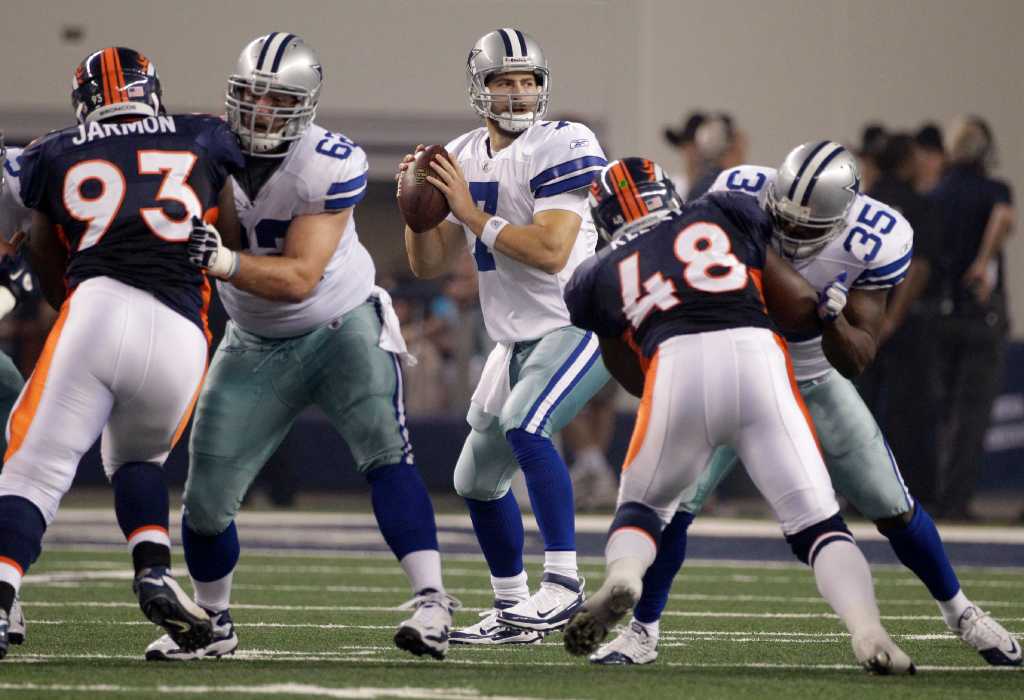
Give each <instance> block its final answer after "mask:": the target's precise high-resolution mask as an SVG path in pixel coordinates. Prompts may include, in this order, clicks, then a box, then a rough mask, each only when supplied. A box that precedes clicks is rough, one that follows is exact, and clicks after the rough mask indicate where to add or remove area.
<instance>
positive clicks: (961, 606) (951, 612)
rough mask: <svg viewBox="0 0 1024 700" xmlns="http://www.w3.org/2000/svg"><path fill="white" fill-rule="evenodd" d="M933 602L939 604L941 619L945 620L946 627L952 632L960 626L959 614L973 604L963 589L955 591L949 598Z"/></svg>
mask: <svg viewBox="0 0 1024 700" xmlns="http://www.w3.org/2000/svg"><path fill="white" fill-rule="evenodd" d="M935 602H936V603H938V604H939V612H941V613H942V619H943V620H945V621H946V627H949V629H951V630H953V631H954V632H955V631H956V630H958V629H959V628H960V616H961V615H963V614H964V611H965V610H967V608H969V607H971V606H972V605H974V603H972V602H971V601H970V600H968V599H967V596H965V595H964V592H963V590H959V591H957V592H956V595H955V596H953V597H952V598H950V599H949V600H937V601H935Z"/></svg>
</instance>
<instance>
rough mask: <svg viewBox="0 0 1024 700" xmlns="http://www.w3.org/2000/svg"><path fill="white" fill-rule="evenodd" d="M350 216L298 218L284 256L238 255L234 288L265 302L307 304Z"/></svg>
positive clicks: (344, 213)
mask: <svg viewBox="0 0 1024 700" xmlns="http://www.w3.org/2000/svg"><path fill="white" fill-rule="evenodd" d="M351 216H352V209H351V208H349V209H344V210H342V211H340V212H338V213H337V214H335V213H330V214H310V215H306V216H298V217H296V218H295V219H293V220H292V223H291V225H290V226H289V227H288V233H287V235H286V236H285V240H284V250H283V251H281V255H249V254H247V253H239V254H238V271H237V272H236V273H235V275H234V276H233V277H232V278H231V284H233V285H235V286H236V287H238V288H239V289H242V290H244V291H246V292H249V293H250V294H256V295H257V296H261V297H263V298H264V299H273V300H275V301H286V302H292V303H295V302H300V301H303V300H305V299H306V297H308V296H309V295H310V294H311V293H312V291H313V288H314V287H316V285H317V283H319V282H320V278H321V277H323V274H324V269H326V267H327V263H328V262H329V261H330V259H331V256H332V255H333V254H334V251H335V250H336V249H337V248H338V243H339V242H340V241H341V235H342V233H343V232H344V231H345V227H346V226H347V225H348V221H349V218H350V217H351Z"/></svg>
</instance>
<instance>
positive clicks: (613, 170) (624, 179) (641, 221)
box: [588, 158, 683, 240]
mask: <svg viewBox="0 0 1024 700" xmlns="http://www.w3.org/2000/svg"><path fill="white" fill-rule="evenodd" d="M588 198H589V201H590V212H591V214H592V215H593V218H594V225H595V226H596V227H597V230H598V233H600V234H601V236H602V237H603V238H604V239H606V240H611V239H612V238H615V237H617V236H621V235H623V234H626V233H629V232H633V231H641V230H644V229H648V228H651V227H652V226H654V225H656V224H657V223H659V222H660V221H662V220H663V219H666V218H668V217H669V216H671V215H672V214H673V213H674V212H676V211H679V209H681V208H682V206H683V201H682V198H681V197H680V196H679V194H678V193H677V192H676V189H675V186H674V185H673V184H672V181H671V180H670V179H668V177H667V176H666V175H665V172H664V170H662V169H661V166H660V165H658V164H657V163H655V162H654V161H652V160H648V159H646V158H623V159H622V160H615V161H612V162H611V163H609V164H608V165H607V166H605V167H604V169H603V170H601V173H600V175H598V176H597V178H596V179H595V180H594V182H593V183H592V184H591V185H590V194H589V197H588Z"/></svg>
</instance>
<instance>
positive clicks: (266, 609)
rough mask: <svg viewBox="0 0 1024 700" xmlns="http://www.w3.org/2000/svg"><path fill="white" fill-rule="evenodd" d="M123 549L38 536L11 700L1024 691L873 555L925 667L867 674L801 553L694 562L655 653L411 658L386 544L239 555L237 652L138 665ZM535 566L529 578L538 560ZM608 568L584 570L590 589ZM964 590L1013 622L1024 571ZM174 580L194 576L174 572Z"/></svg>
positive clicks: (8, 685) (467, 586) (981, 577)
mask: <svg viewBox="0 0 1024 700" xmlns="http://www.w3.org/2000/svg"><path fill="white" fill-rule="evenodd" d="M127 567H128V558H127V555H126V554H125V553H124V552H123V551H121V550H103V549H96V550H87V551H71V550H67V549H63V550H62V549H48V550H47V551H46V553H45V554H44V556H43V557H42V559H41V560H40V562H38V564H37V565H36V566H35V567H33V569H32V571H31V575H32V576H31V578H30V579H29V580H28V581H26V583H25V585H24V587H23V590H22V594H23V600H24V604H25V610H26V614H27V617H28V640H27V643H26V644H25V645H24V646H21V647H12V650H11V653H10V654H9V655H8V658H7V659H6V660H4V661H2V662H0V691H2V693H3V697H5V698H7V697H17V698H30V697H69V696H75V697H86V698H97V697H121V698H129V697H130V698H149V697H169V696H186V695H190V696H194V695H198V694H204V695H205V694H210V695H211V696H214V697H230V698H242V697H267V696H269V695H280V696H293V697H295V696H306V697H335V698H392V697H394V698H498V697H500V698H509V699H511V698H601V699H608V700H653V699H654V698H682V697H693V698H701V699H702V700H704V699H707V698H739V697H745V698H787V699H788V700H792V699H796V698H814V699H815V700H836V699H838V698H857V699H858V700H863V699H864V698H871V697H886V698H896V697H898V698H906V697H934V698H958V699H963V698H972V697H977V698H986V699H991V698H1002V697H1006V698H1009V697H1022V696H1024V675H1022V671H1021V670H1020V669H1016V670H1010V671H1006V670H992V669H990V668H989V667H988V666H987V665H985V664H984V662H983V661H982V660H981V658H980V657H978V656H977V655H976V654H975V653H974V652H973V651H971V650H969V649H967V648H966V647H963V646H962V645H961V644H960V642H958V641H957V640H956V639H954V638H952V637H951V636H949V635H948V633H946V631H945V629H944V626H943V625H942V623H941V621H940V619H939V618H938V615H937V611H936V608H935V605H934V603H933V602H932V601H931V600H930V599H929V597H928V595H927V593H926V592H925V590H924V589H923V588H922V587H921V585H920V584H919V583H918V582H917V581H916V580H915V579H913V578H912V577H911V576H910V575H909V574H907V573H905V572H903V571H901V570H897V569H892V568H876V578H877V581H878V595H879V598H880V601H881V606H882V613H883V616H885V623H886V625H887V626H888V628H889V630H890V632H892V633H893V634H894V636H895V637H896V638H897V640H898V641H899V642H900V643H901V644H902V645H903V647H904V649H906V650H907V651H908V652H909V653H910V654H911V656H912V657H913V658H914V660H915V662H916V663H917V664H918V667H919V669H920V670H919V672H918V674H917V675H916V676H914V677H903V678H878V677H871V676H868V675H866V674H864V673H863V672H861V671H860V670H858V669H857V668H855V666H854V665H853V656H852V652H851V650H850V644H849V639H848V638H847V637H846V635H844V634H843V633H842V630H841V627H840V625H839V622H838V621H837V620H836V619H834V618H832V617H831V616H830V615H829V614H828V613H827V608H826V606H825V604H824V603H823V602H822V601H821V600H820V599H819V598H818V597H817V593H816V591H815V587H814V582H813V579H812V577H811V574H810V573H809V571H807V570H806V569H803V568H800V567H799V566H796V565H793V566H788V565H787V566H782V565H775V564H754V565H743V566H740V565H721V564H710V563H700V562H695V563H690V564H688V565H687V568H686V569H685V570H684V576H683V577H682V578H681V579H680V580H679V581H677V585H676V590H675V595H674V597H673V599H672V601H671V603H670V608H669V613H668V615H667V616H666V617H665V619H664V620H663V622H662V638H661V646H660V657H659V659H658V661H657V662H656V663H655V664H653V665H650V666H645V667H634V668H600V667H592V666H590V665H589V664H588V663H587V662H586V661H585V660H583V659H577V658H573V657H570V656H568V655H567V654H566V653H565V651H564V650H563V648H562V644H561V636H560V635H557V634H556V635H552V636H550V637H548V638H547V639H546V640H545V642H544V643H543V644H541V645H538V646H528V647H517V648H508V647H498V648H467V647H453V648H452V650H451V651H450V652H449V656H448V659H447V660H446V661H444V662H438V661H434V660H431V659H426V658H424V659H417V658H415V657H411V656H409V655H407V654H405V653H403V652H400V651H398V650H397V649H395V648H394V647H393V646H392V642H391V635H392V631H393V628H394V626H395V625H396V623H398V622H399V621H400V620H401V619H403V615H407V613H403V612H402V611H398V610H395V609H394V608H395V607H396V606H397V605H399V604H401V603H402V602H403V601H405V600H406V599H407V598H408V597H409V593H408V590H407V588H406V585H405V579H404V577H403V575H402V572H401V570H400V568H399V567H398V565H397V564H396V563H394V562H393V560H391V559H390V558H386V557H383V556H379V555H369V554H367V555H362V556H353V555H346V556H313V555H308V554H306V555H296V554H284V553H282V554H273V555H271V554H259V555H257V554H253V553H244V557H243V560H242V564H241V565H240V567H239V569H238V570H237V572H236V574H235V583H236V585H235V601H236V605H235V606H234V607H233V614H234V617H235V620H236V622H237V623H238V631H239V635H240V637H241V646H240V648H239V653H238V654H237V655H236V656H235V657H233V658H230V659H224V660H222V661H205V660H204V661H196V662H189V663H179V664H171V663H153V662H146V661H143V660H142V652H143V649H144V648H145V646H146V644H148V643H149V642H150V641H151V640H152V639H154V638H155V637H156V636H157V635H158V630H157V628H155V627H154V626H153V625H151V624H150V623H149V622H147V621H146V620H145V619H144V618H143V617H142V614H141V613H140V612H139V610H138V607H137V605H136V604H135V602H134V598H133V597H132V594H131V588H130V586H131V582H130V574H129V572H128V571H127ZM530 569H531V570H530V575H531V579H532V580H533V581H537V580H538V576H539V573H538V567H537V566H536V564H534V565H531V567H530ZM601 571H602V568H601V567H600V566H599V565H598V564H597V563H588V564H587V565H585V566H584V570H583V574H584V575H585V576H587V577H588V578H589V583H588V586H587V587H588V589H590V590H594V589H596V587H597V585H598V583H599V581H600V578H601ZM445 574H446V578H447V582H448V586H449V588H450V591H451V592H452V593H453V594H454V595H456V596H457V597H459V598H460V599H461V600H462V603H463V605H464V606H465V609H464V610H463V611H461V612H460V613H458V615H457V618H456V620H457V623H459V622H461V623H467V624H468V623H471V622H474V621H476V619H477V612H479V611H480V610H481V609H483V608H484V606H486V605H487V604H488V603H489V601H490V591H489V585H488V578H487V570H486V567H485V566H484V564H483V562H482V561H481V560H475V559H472V558H468V557H463V558H459V559H456V560H454V561H449V562H448V563H447V564H446V568H445ZM960 574H961V578H962V580H963V584H964V588H965V590H967V591H968V592H969V593H970V594H971V595H972V596H973V597H974V598H975V599H976V602H978V603H980V604H982V605H983V606H984V607H985V608H986V609H990V610H991V611H992V612H993V613H994V614H995V615H996V616H997V617H998V618H999V619H1000V620H1001V621H1002V622H1003V623H1005V624H1006V626H1007V627H1008V628H1009V629H1010V630H1011V631H1014V632H1016V633H1017V634H1018V635H1019V634H1020V632H1021V631H1022V630H1024V603H1022V602H1021V593H1022V588H1024V586H1022V584H1021V570H1019V569H1018V570H1006V569H1003V570H998V569H970V568H961V570H960ZM182 579H183V580H182V583H183V584H184V583H185V581H187V578H185V577H182Z"/></svg>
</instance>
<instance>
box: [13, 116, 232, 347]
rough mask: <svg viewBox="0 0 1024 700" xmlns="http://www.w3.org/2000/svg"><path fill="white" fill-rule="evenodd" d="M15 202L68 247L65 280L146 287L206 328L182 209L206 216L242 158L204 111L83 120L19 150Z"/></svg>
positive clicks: (188, 222)
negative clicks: (36, 213)
mask: <svg viewBox="0 0 1024 700" xmlns="http://www.w3.org/2000/svg"><path fill="white" fill-rule="evenodd" d="M18 165H19V166H20V168H21V172H20V194H21V200H22V201H23V202H24V204H25V206H26V207H29V208H30V209H35V210H38V211H40V212H42V213H43V214H45V215H46V216H47V217H48V218H49V220H50V222H51V224H52V225H53V226H54V227H55V230H56V232H57V235H58V236H59V237H60V238H61V240H62V242H63V243H64V245H65V246H66V247H67V250H68V267H67V272H66V279H67V285H68V288H69V289H73V288H74V287H76V286H77V285H78V284H80V283H81V282H83V281H85V280H87V279H90V278H92V277H110V278H113V279H116V280H118V281H120V282H123V283H125V284H127V285H130V286H132V287H137V288H139V289H143V290H145V291H147V292H149V293H151V294H152V295H153V296H154V297H156V298H157V299H159V300H160V301H161V302H163V303H164V304H166V305H167V306H169V307H170V308H172V309H174V310H175V311H177V312H178V313H180V314H181V315H183V316H185V317H186V318H188V319H189V320H190V321H192V322H194V323H195V324H196V325H198V326H199V327H200V329H201V330H203V331H204V332H206V330H207V328H206V306H207V304H208V302H209V298H210V288H209V284H208V282H207V281H206V276H205V275H204V274H203V273H202V272H201V271H200V270H199V269H198V268H197V267H195V266H194V265H193V264H192V263H190V262H189V260H188V254H187V243H188V238H189V235H190V234H191V232H192V217H193V216H198V217H200V218H204V217H205V218H208V219H211V220H212V219H213V218H215V214H216V211H215V210H216V206H217V197H218V195H219V193H220V190H221V189H222V188H223V186H224V183H225V182H226V181H227V178H228V175H229V174H230V173H232V172H234V171H237V170H238V169H240V168H241V167H242V166H243V165H244V161H243V158H242V154H241V151H240V150H239V148H238V142H237V140H236V138H235V136H234V134H232V133H231V131H230V130H229V129H228V127H227V125H226V124H225V123H224V121H223V120H221V119H219V118H218V117H213V116H209V115H198V114H197V115H174V116H165V115H161V116H158V117H145V118H143V119H138V120H135V121H129V122H91V123H87V124H82V125H79V126H76V127H69V128H67V129H63V130H61V131H56V132H53V133H51V134H48V135H47V136H45V137H43V138H42V139H39V140H37V141H36V142H34V143H33V144H31V145H30V146H29V147H28V148H27V149H25V151H24V152H23V153H22V154H21V156H20V158H19V160H18Z"/></svg>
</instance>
